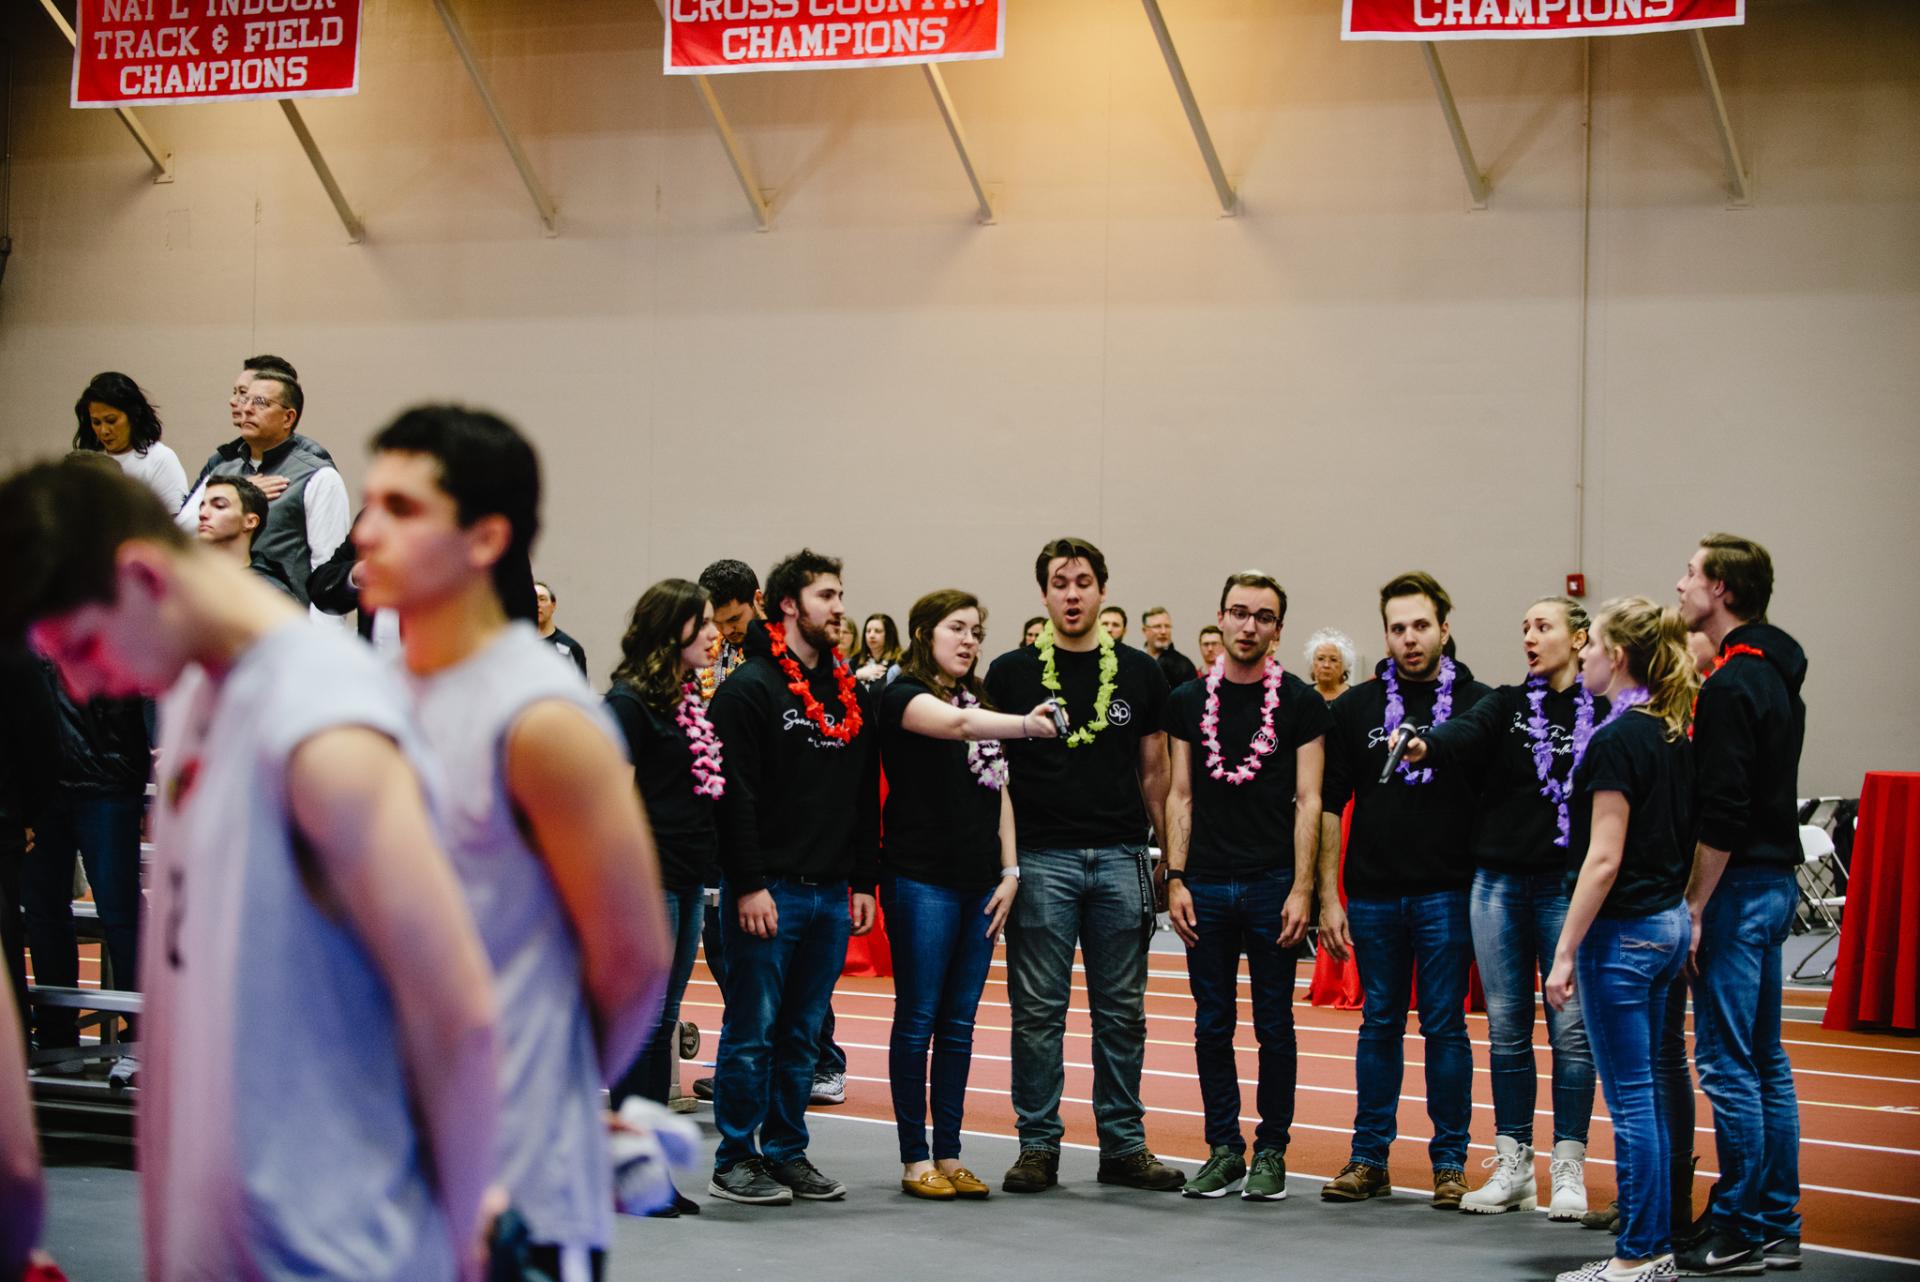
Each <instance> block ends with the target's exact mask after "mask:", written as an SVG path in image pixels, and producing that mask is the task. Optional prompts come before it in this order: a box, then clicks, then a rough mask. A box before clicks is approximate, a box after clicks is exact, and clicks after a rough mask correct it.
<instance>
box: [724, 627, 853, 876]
mask: <svg viewBox="0 0 1920 1282" xmlns="http://www.w3.org/2000/svg"><path fill="white" fill-rule="evenodd" d="M746 651H747V659H746V662H744V663H742V664H741V665H740V666H739V667H738V668H736V669H735V670H734V671H733V674H732V675H731V676H729V677H728V678H727V679H726V680H725V681H724V682H722V683H721V685H720V688H719V689H718V690H716V691H715V692H714V695H713V702H712V704H711V705H709V710H708V716H709V718H710V719H711V720H712V721H713V728H714V730H715V732H716V733H717V734H718V735H719V737H720V751H721V756H722V758H723V759H724V762H725V770H726V777H727V788H726V792H725V793H724V794H723V795H722V796H721V798H720V804H719V814H718V818H719V824H720V867H721V869H722V871H723V872H724V873H725V875H726V881H727V885H728V886H729V887H730V888H732V890H733V892H734V893H735V894H736V895H746V894H751V893H753V892H754V891H756V890H762V889H765V887H766V884H767V882H768V881H769V880H771V879H773V878H777V877H803V878H807V879H809V880H812V881H840V880H843V879H845V880H847V881H850V882H851V883H852V889H854V890H855V891H857V892H859V893H861V894H872V893H873V883H874V877H875V873H876V869H877V867H878V863H879V844H880V843H879V831H880V822H879V816H880V773H879V760H880V754H879V752H878V751H877V750H876V748H875V745H876V744H877V743H878V741H879V737H880V736H879V731H878V728H877V726H876V724H875V719H874V714H875V711H876V709H875V707H874V706H873V703H872V701H871V700H863V702H862V704H861V719H862V725H861V727H860V733H859V734H857V735H855V736H854V737H853V740H852V741H851V742H850V743H846V744H842V743H841V742H840V741H839V740H837V739H829V738H827V737H826V736H825V735H822V734H821V733H820V731H819V729H818V728H817V727H815V726H814V724H813V723H812V722H811V721H809V720H808V719H807V714H806V711H805V709H804V707H803V705H802V704H801V702H800V697H799V696H798V695H796V694H794V693H793V692H792V691H791V690H789V689H788V688H787V677H786V674H785V673H784V672H783V671H781V669H780V666H779V664H777V663H775V662H774V659H773V652H772V649H771V645H770V640H769V637H768V634H767V630H766V627H765V626H764V625H763V624H761V623H760V622H759V621H758V620H755V621H754V622H753V623H752V624H750V625H749V626H748V629H747V644H746ZM807 685H808V687H809V688H810V689H811V691H812V693H813V697H814V698H815V699H816V700H818V701H819V703H820V706H821V707H822V708H824V709H826V715H827V716H828V717H829V718H832V719H833V721H832V722H830V724H832V723H837V722H838V720H839V718H840V716H841V707H840V687H839V684H838V683H837V682H836V681H835V679H834V669H833V662H832V659H831V657H830V656H828V655H825V654H823V655H822V656H821V658H820V664H819V666H818V667H816V668H814V669H813V671H811V672H809V673H807Z"/></svg>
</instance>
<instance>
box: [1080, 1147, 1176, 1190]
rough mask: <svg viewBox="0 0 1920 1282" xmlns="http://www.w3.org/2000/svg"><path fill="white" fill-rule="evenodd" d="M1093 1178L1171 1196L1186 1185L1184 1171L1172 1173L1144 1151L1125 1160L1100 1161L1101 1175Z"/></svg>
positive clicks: (1103, 1159)
mask: <svg viewBox="0 0 1920 1282" xmlns="http://www.w3.org/2000/svg"><path fill="white" fill-rule="evenodd" d="M1095 1178H1096V1179H1098V1180H1099V1181H1100V1183H1102V1184H1119V1185H1122V1186H1124V1187H1126V1188H1130V1189H1146V1190H1148V1191H1149V1192H1152V1193H1172V1192H1174V1191H1175V1190H1177V1189H1180V1188H1183V1187H1184V1186H1185V1185H1186V1182H1187V1177H1186V1174H1185V1172H1182V1171H1176V1170H1174V1169H1173V1168H1172V1167H1171V1166H1168V1165H1167V1164H1166V1163H1165V1162H1162V1161H1161V1160H1160V1159H1159V1158H1157V1157H1155V1156H1154V1155H1153V1154H1151V1153H1149V1152H1147V1151H1146V1150H1145V1149H1141V1150H1140V1151H1139V1152H1138V1153H1129V1154H1127V1155H1126V1156H1125V1157H1103V1158H1101V1159H1100V1173H1099V1175H1097V1176H1096V1177H1095Z"/></svg>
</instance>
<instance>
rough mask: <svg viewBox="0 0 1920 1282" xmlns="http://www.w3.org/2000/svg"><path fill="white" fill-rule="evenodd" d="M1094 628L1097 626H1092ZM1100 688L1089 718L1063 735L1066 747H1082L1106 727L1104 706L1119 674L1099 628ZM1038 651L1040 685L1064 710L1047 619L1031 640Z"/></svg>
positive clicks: (1116, 659)
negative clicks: (1066, 734) (1033, 640)
mask: <svg viewBox="0 0 1920 1282" xmlns="http://www.w3.org/2000/svg"><path fill="white" fill-rule="evenodd" d="M1095 626H1096V627H1098V625H1097V624H1096V625H1095ZM1099 632H1100V689H1099V690H1098V691H1097V692H1096V693H1095V694H1094V696H1093V720H1091V721H1089V722H1087V723H1086V724H1085V725H1083V726H1081V727H1080V728H1079V729H1077V730H1075V731H1074V732H1073V733H1072V734H1070V735H1068V736H1067V739H1066V743H1067V746H1068V747H1069V748H1084V747H1086V746H1087V745H1088V744H1090V743H1092V742H1093V737H1094V736H1095V735H1097V734H1099V733H1100V732H1101V731H1102V730H1105V729H1106V728H1107V705H1108V704H1110V703H1112V702H1113V687H1114V679H1115V678H1116V677H1118V676H1119V675H1120V656H1118V655H1116V654H1115V653H1114V652H1113V638H1112V637H1111V636H1108V635H1107V630H1106V629H1105V628H1100V629H1099ZM1034 645H1035V646H1036V647H1038V648H1039V651H1040V684H1041V685H1043V686H1045V687H1046V690H1047V693H1048V694H1050V695H1052V696H1053V701H1054V702H1055V703H1057V704H1059V705H1060V710H1061V711H1062V712H1065V711H1066V709H1067V700H1066V696H1065V695H1063V694H1061V693H1060V673H1059V671H1058V669H1056V668H1055V667H1054V664H1053V624H1052V622H1051V621H1049V622H1048V623H1047V624H1046V625H1045V626H1043V627H1042V628H1041V629H1040V637H1039V639H1038V640H1037V641H1035V642H1034Z"/></svg>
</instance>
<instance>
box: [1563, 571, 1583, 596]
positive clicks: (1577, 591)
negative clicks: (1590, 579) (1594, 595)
mask: <svg viewBox="0 0 1920 1282" xmlns="http://www.w3.org/2000/svg"><path fill="white" fill-rule="evenodd" d="M1586 594H1587V576H1586V575H1584V574H1569V575H1568V576H1567V595H1568V596H1571V597H1583V596H1585V595H1586Z"/></svg>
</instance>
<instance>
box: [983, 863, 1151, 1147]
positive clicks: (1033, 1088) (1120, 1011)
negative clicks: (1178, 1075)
mask: <svg viewBox="0 0 1920 1282" xmlns="http://www.w3.org/2000/svg"><path fill="white" fill-rule="evenodd" d="M1145 854H1146V851H1145V848H1144V847H1141V846H1105V847H1096V848H1092V849H1083V850H1029V849H1022V850H1021V851H1020V894H1019V895H1018V896H1017V897H1016V898H1015V899H1014V901H1013V912H1012V914H1011V915H1010V916H1009V917H1008V919H1007V990H1008V995H1009V1001H1010V1003H1011V1005H1012V1007H1013V1020H1012V1023H1013V1092H1012V1094H1013V1112H1014V1118H1015V1121H1016V1124H1017V1125H1018V1127H1019V1130H1020V1146H1021V1147H1022V1148H1044V1149H1052V1150H1055V1151H1057V1150H1058V1149H1059V1147H1060V1138H1061V1136H1062V1135H1064V1134H1065V1128H1064V1127H1063V1126H1062V1125H1061V1124H1060V1095H1061V1092H1062V1090H1063V1089H1064V1087H1065V1085H1066V1066H1065V1063H1064V1060H1063V1058H1062V1043H1063V1041H1064V1039H1065V1037H1066V1031H1067V998H1068V995H1069V993H1070V992H1071V989H1072V983H1073V946H1074V943H1075V941H1076V940H1077V941H1078V942H1079V945H1080V950H1081V954H1082V960H1083V962H1084V964H1085V966H1086V976H1087V1007H1088V1010H1089V1013H1090V1014H1091V1015H1092V1017H1093V1051H1092V1054H1093V1117H1094V1125H1095V1127H1096V1128H1097V1129H1098V1130H1099V1132H1100V1156H1101V1157H1103V1158H1115V1157H1125V1156H1127V1155H1129V1154H1132V1153H1140V1152H1144V1151H1145V1150H1146V1147H1147V1128H1146V1124H1145V1122H1144V1120H1143V1118H1144V1111H1143V1110H1142V1108H1141V1105H1140V1070H1141V1068H1142V1066H1143V1065H1144V1063H1145V1061H1146V1052H1147V1004H1146V994H1147V928H1148V927H1150V925H1151V922H1152V919H1151V918H1150V917H1148V916H1147V913H1148V912H1149V911H1151V909H1152V907H1153V905H1152V904H1151V903H1150V902H1147V901H1145V900H1143V899H1142V896H1141V889H1140V861H1141V860H1142V859H1143V858H1144V857H1145Z"/></svg>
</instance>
